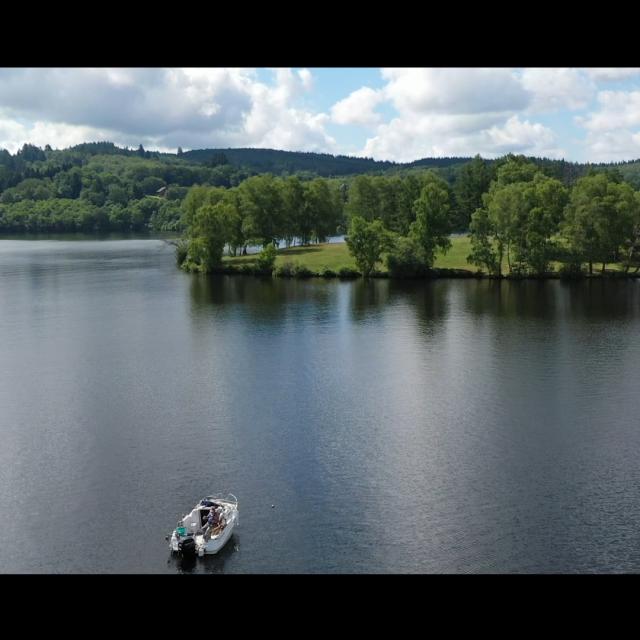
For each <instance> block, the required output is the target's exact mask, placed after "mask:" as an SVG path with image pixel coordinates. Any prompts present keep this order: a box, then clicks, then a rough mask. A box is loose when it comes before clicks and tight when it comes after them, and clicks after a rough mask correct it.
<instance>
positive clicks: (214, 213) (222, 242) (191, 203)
mask: <svg viewBox="0 0 640 640" xmlns="http://www.w3.org/2000/svg"><path fill="white" fill-rule="evenodd" d="M182 210H183V213H182V224H183V225H184V227H185V239H186V243H187V246H186V249H185V251H184V254H183V256H182V257H183V264H184V266H185V268H187V269H190V270H194V271H203V272H209V271H211V270H212V269H214V268H215V267H216V266H218V265H219V264H220V261H221V260H222V255H223V251H224V247H225V246H226V245H228V246H229V250H230V252H231V253H232V254H233V255H236V253H237V252H238V250H242V251H243V252H246V248H247V246H248V245H263V246H265V247H266V246H268V245H270V244H271V245H276V244H278V243H279V242H280V241H281V240H284V241H285V242H286V244H287V245H290V244H292V243H293V241H294V239H298V241H299V242H300V243H301V244H307V243H309V242H311V241H315V242H321V241H323V240H325V239H326V238H327V236H329V235H331V234H333V233H335V232H336V230H337V228H338V227H339V225H341V224H342V222H343V199H342V193H341V191H340V188H339V183H337V182H335V181H330V180H326V179H324V178H316V179H315V180H310V181H307V182H303V181H301V180H300V179H299V178H298V177H296V176H291V177H289V178H276V177H274V176H272V175H269V174H266V175H260V176H253V177H251V178H248V179H246V180H245V181H244V182H242V184H240V185H239V186H238V187H235V188H232V189H223V188H218V187H204V186H197V187H193V188H192V189H190V190H189V193H188V194H187V196H186V198H185V200H184V203H183V207H182Z"/></svg>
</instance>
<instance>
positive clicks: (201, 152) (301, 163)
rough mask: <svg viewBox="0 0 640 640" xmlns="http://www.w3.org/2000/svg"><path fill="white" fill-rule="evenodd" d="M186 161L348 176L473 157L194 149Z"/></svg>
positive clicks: (440, 164) (441, 164)
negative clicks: (404, 158)
mask: <svg viewBox="0 0 640 640" xmlns="http://www.w3.org/2000/svg"><path fill="white" fill-rule="evenodd" d="M180 157H181V158H183V159H185V160H191V161H193V162H199V163H203V164H209V163H211V162H212V161H213V162H215V163H216V164H217V163H218V162H220V160H221V158H224V157H226V159H227V160H228V161H229V163H230V164H232V165H237V166H244V167H247V168H249V169H251V170H253V171H256V172H258V173H267V172H268V173H273V174H276V175H280V174H282V173H296V172H300V171H308V172H310V173H315V174H316V175H319V176H324V177H329V176H347V175H354V174H358V173H374V172H383V171H388V170H390V169H401V168H411V167H447V166H450V165H452V164H459V163H462V162H467V161H468V160H470V159H471V158H424V159H423V160H417V161H415V162H410V163H399V162H389V161H385V160H374V159H373V158H356V157H352V156H332V155H330V154H328V153H313V152H303V151H279V150H276V149H194V150H193V151H186V152H185V153H184V154H182V155H181V156H180Z"/></svg>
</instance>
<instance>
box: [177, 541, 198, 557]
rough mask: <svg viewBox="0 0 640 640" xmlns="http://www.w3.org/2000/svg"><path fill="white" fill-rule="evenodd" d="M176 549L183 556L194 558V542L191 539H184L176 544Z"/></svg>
mask: <svg viewBox="0 0 640 640" xmlns="http://www.w3.org/2000/svg"><path fill="white" fill-rule="evenodd" d="M178 549H180V551H181V552H182V555H183V556H195V555H196V541H195V540H194V539H193V538H185V539H184V540H183V541H182V542H179V543H178Z"/></svg>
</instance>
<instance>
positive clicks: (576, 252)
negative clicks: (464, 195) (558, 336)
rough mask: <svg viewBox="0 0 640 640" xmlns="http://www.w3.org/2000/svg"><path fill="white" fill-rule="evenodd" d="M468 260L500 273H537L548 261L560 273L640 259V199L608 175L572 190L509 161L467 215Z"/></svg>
mask: <svg viewBox="0 0 640 640" xmlns="http://www.w3.org/2000/svg"><path fill="white" fill-rule="evenodd" d="M470 230H471V243H472V251H471V255H470V256H469V262H471V263H472V264H475V265H477V266H481V267H484V268H486V269H487V271H489V272H490V273H492V274H495V275H501V274H502V270H503V263H504V260H505V259H506V263H507V266H508V267H509V270H510V271H511V272H515V273H524V274H536V275H540V274H543V273H545V272H546V271H547V270H548V269H549V263H550V262H551V261H552V260H559V261H562V262H564V263H565V267H564V268H565V269H569V270H575V271H577V270H579V269H580V268H581V265H582V264H583V263H587V264H588V267H589V273H592V272H593V263H594V262H599V263H602V271H603V272H604V270H605V268H606V265H607V263H611V262H622V263H623V264H624V265H625V269H626V270H628V269H629V268H630V267H631V266H632V265H635V264H637V263H638V258H640V255H639V254H640V193H638V192H637V191H635V190H634V189H633V187H632V186H631V185H629V184H628V183H626V182H624V181H623V180H622V176H621V175H620V174H619V172H617V171H615V170H613V171H608V172H605V173H595V172H593V173H592V174H590V175H587V176H585V177H583V178H580V179H579V180H578V181H577V182H576V183H575V185H574V186H573V187H572V188H571V189H567V188H566V187H564V186H563V185H562V183H561V182H560V181H559V180H556V179H553V178H549V177H547V176H545V175H543V174H542V173H540V172H539V171H537V169H536V167H535V165H532V164H529V163H524V162H517V161H512V162H510V163H508V164H506V165H505V166H503V167H502V168H501V169H499V170H498V172H497V177H496V180H495V181H494V182H492V184H491V187H490V189H489V191H488V193H486V194H485V195H484V196H483V206H482V207H480V208H479V209H478V210H476V212H475V213H474V214H473V216H472V221H471V227H470Z"/></svg>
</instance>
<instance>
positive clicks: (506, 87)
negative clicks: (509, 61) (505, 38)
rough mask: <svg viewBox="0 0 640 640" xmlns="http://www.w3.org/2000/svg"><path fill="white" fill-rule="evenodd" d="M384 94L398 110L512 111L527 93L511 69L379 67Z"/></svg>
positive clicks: (527, 99) (520, 106) (524, 103)
mask: <svg viewBox="0 0 640 640" xmlns="http://www.w3.org/2000/svg"><path fill="white" fill-rule="evenodd" d="M382 76H383V78H384V79H385V80H387V82H388V83H387V85H386V86H385V88H384V93H385V97H386V98H387V99H388V100H390V101H391V102H392V103H393V105H394V106H395V107H396V109H397V110H398V111H399V112H400V113H405V114H408V113H412V114H416V113H428V112H439V113H442V112H446V113H449V114H463V113H487V112H501V111H513V110H519V109H523V108H525V107H526V106H527V105H528V104H529V102H530V96H529V95H528V93H527V92H526V91H525V89H524V88H523V87H522V84H521V82H520V80H519V78H518V76H517V74H516V73H515V72H514V71H512V70H511V69H383V70H382Z"/></svg>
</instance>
